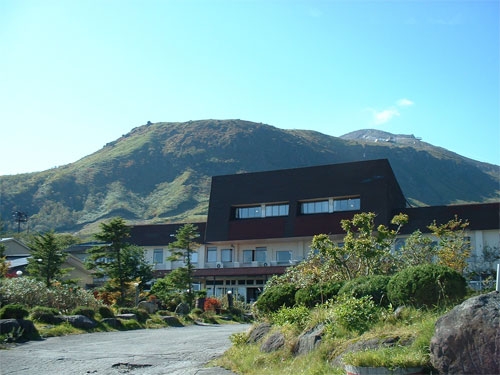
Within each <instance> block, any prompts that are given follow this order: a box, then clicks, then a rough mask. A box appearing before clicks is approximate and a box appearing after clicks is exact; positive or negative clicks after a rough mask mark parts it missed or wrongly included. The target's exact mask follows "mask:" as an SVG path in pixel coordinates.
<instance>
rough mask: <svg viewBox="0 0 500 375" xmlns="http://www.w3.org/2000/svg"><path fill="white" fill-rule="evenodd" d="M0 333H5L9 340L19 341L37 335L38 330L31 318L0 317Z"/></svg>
mask: <svg viewBox="0 0 500 375" xmlns="http://www.w3.org/2000/svg"><path fill="white" fill-rule="evenodd" d="M0 334H2V335H7V336H8V337H9V339H10V340H13V341H19V340H21V339H30V338H34V337H37V336H38V331H37V330H36V328H35V325H34V324H33V322H32V321H31V320H24V319H0Z"/></svg>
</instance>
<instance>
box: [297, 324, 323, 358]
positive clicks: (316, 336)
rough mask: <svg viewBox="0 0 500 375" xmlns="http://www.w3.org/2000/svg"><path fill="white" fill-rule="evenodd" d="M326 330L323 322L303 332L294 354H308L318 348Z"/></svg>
mask: <svg viewBox="0 0 500 375" xmlns="http://www.w3.org/2000/svg"><path fill="white" fill-rule="evenodd" d="M324 330H325V326H324V325H323V324H319V325H317V326H316V327H313V328H311V329H310V330H309V331H306V332H304V333H302V334H301V335H300V336H299V339H298V341H297V344H296V345H295V348H294V350H293V352H294V354H295V355H301V354H307V353H310V352H312V351H313V350H314V349H316V347H317V346H318V345H319V344H320V342H321V338H322V337H323V333H324Z"/></svg>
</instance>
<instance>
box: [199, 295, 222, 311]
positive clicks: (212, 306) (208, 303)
mask: <svg viewBox="0 0 500 375" xmlns="http://www.w3.org/2000/svg"><path fill="white" fill-rule="evenodd" d="M221 307H222V303H221V301H220V300H219V299H218V298H215V297H208V298H207V299H205V303H204V305H203V309H204V310H205V311H213V312H218V311H219V310H220V309H221Z"/></svg>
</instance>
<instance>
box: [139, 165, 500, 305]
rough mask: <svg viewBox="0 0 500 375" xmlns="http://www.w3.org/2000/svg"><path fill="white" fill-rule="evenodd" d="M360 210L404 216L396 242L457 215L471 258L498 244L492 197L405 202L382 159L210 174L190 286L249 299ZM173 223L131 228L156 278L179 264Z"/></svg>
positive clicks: (379, 218) (498, 215)
mask: <svg viewBox="0 0 500 375" xmlns="http://www.w3.org/2000/svg"><path fill="white" fill-rule="evenodd" d="M360 212H374V213H375V214H376V225H378V224H384V225H386V226H389V225H390V220H391V219H392V217H393V216H394V215H396V214H399V213H405V214H407V215H408V216H409V223H408V224H407V225H406V226H405V227H403V231H402V233H401V236H400V238H398V241H399V244H401V243H404V239H405V237H407V236H408V235H409V234H411V233H412V232H413V231H415V230H416V229H420V231H421V232H422V233H426V232H427V233H428V232H429V231H428V229H427V225H429V224H430V223H432V222H433V221H434V220H436V222H437V223H438V224H444V223H446V222H448V221H449V220H451V219H453V218H454V217H455V215H457V216H458V218H459V219H462V220H468V221H469V223H470V225H469V227H468V231H467V235H468V237H470V243H471V253H472V256H471V262H482V260H481V256H482V253H483V250H484V249H485V248H488V249H497V251H498V248H499V246H500V203H499V202H497V203H488V204H470V205H450V206H433V207H419V208H412V207H410V206H409V204H408V202H407V200H406V198H405V196H404V194H403V192H402V190H401V188H400V186H399V184H398V182H397V180H396V177H395V175H394V173H393V171H392V168H391V166H390V164H389V161H388V160H386V159H382V160H370V161H361V162H353V163H342V164H331V165H322V166H314V167H305V168H293V169H284V170H276V171H266V172H256V173H242V174H233V175H224V176H215V177H213V178H212V185H211V192H210V200H209V208H208V219H207V222H206V223H205V222H204V223H193V224H195V225H197V227H198V232H199V234H200V237H199V241H198V243H199V244H200V246H199V248H198V249H197V252H196V253H194V254H193V257H192V259H191V262H192V263H193V264H194V265H195V267H196V269H195V272H194V277H195V285H194V286H193V287H194V289H206V290H207V294H208V295H209V296H210V295H216V296H220V295H224V294H225V293H227V292H228V291H231V292H232V293H233V294H234V295H236V296H238V297H239V298H241V299H243V300H245V301H247V302H252V301H255V300H256V299H257V297H258V295H259V294H260V293H261V292H262V290H263V287H264V285H265V283H266V282H267V280H268V279H269V278H270V277H272V276H273V275H276V274H282V273H283V272H284V271H285V269H286V268H287V267H289V266H291V265H294V264H297V263H298V262H300V261H302V260H304V259H305V258H306V257H307V256H308V254H309V252H310V251H311V248H310V243H311V240H312V238H313V236H314V235H317V234H322V233H325V234H329V235H330V236H331V238H332V239H333V240H334V241H338V242H339V243H341V242H342V241H343V236H344V232H343V230H342V228H341V226H340V221H341V220H342V219H351V218H352V217H353V216H354V215H355V214H357V213H360ZM181 226H182V224H158V225H136V226H133V227H131V239H130V242H131V243H133V244H135V245H138V246H141V247H143V248H144V250H145V253H146V259H147V260H148V262H149V263H150V264H152V265H153V268H154V271H155V275H156V276H157V277H162V276H164V275H165V274H166V273H168V272H169V271H170V270H173V269H175V268H178V267H181V266H183V262H170V261H167V258H168V256H169V250H168V246H169V244H170V243H171V242H173V241H174V240H175V238H174V237H173V236H174V235H175V233H176V231H177V230H178V229H179V228H180V227H181ZM492 267H493V265H492Z"/></svg>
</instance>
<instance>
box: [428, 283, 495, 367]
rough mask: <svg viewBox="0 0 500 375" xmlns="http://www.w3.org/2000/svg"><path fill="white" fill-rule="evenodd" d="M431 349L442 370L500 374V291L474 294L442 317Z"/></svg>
mask: <svg viewBox="0 0 500 375" xmlns="http://www.w3.org/2000/svg"><path fill="white" fill-rule="evenodd" d="M430 351H431V363H432V365H433V366H434V368H435V369H436V370H438V371H439V373H440V374H454V375H459V374H474V375H476V374H478V375H479V374H500V294H499V293H498V292H491V293H487V294H482V295H480V296H476V297H472V298H470V299H468V300H466V301H465V302H463V303H462V304H460V305H458V306H456V307H455V308H453V310H451V311H450V312H448V313H447V314H445V315H443V316H442V317H440V318H439V319H438V321H437V322H436V325H435V330H434V336H433V337H432V339H431V344H430Z"/></svg>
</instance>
